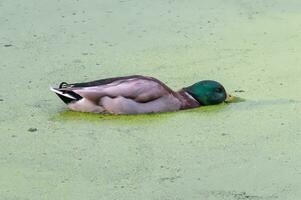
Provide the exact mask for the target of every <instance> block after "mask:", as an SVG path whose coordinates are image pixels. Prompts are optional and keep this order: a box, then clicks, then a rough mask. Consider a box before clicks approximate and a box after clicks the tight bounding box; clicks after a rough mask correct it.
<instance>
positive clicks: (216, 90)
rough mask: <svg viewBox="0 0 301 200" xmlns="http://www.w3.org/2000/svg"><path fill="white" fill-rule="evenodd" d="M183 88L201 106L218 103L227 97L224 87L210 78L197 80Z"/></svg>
mask: <svg viewBox="0 0 301 200" xmlns="http://www.w3.org/2000/svg"><path fill="white" fill-rule="evenodd" d="M184 90H185V91H186V92H188V93H189V94H190V95H191V96H192V97H193V98H194V99H196V100H197V101H198V102H199V103H200V104H201V105H203V106H207V105H215V104H219V103H222V102H224V101H225V100H226V98H227V93H226V90H225V88H224V87H223V86H222V85H221V84H220V83H219V82H216V81H211V80H205V81H200V82H197V83H195V84H193V85H191V86H189V87H186V88H184Z"/></svg>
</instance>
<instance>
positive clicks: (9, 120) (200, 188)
mask: <svg viewBox="0 0 301 200" xmlns="http://www.w3.org/2000/svg"><path fill="white" fill-rule="evenodd" d="M300 9H301V3H300V2H299V1H297V0H295V1H294V0H291V1H284V0H276V1H275V0H266V1H259V0H255V1H248V0H230V1H227V2H226V1H222V0H213V1H210V2H209V1H203V0H201V1H200V0H190V1H187V2H185V1H180V0H169V1H159V0H155V1H141V0H122V1H121V0H119V1H118V0H101V1H96V0H90V1H88V2H87V1H80V0H77V1H76V0H64V1H61V0H55V1H54V0H51V1H50V0H46V1H38V0H27V1H21V0H15V1H9V0H2V1H0V27H1V32H0V55H1V60H0V74H1V75H0V77H1V78H0V85H1V87H0V99H1V100H0V110H1V115H0V133H1V139H0V177H1V178H0V197H1V199H5V200H44V199H45V200H46V199H51V200H53V199H62V200H69V199H70V200H77V199H78V200H83V199H86V200H94V199H95V200H99V199H104V200H108V199H118V200H119V199H129V200H133V199H152V200H153V199H158V200H159V199H160V200H161V199H162V200H169V199H170V200H175V199H177V200H190V199H191V200H194V199H195V200H199V199H206V200H222V199H227V200H228V199H229V200H238V199H239V200H241V199H252V200H266V199H267V200H274V199H300V196H301V192H300V186H301V181H300V180H301V159H300V154H301V148H300V142H301V126H300V120H301V117H300V109H301V104H300V103H301V93H300V91H301V79H300V74H301V66H300V65H301V58H300V51H301V46H300V44H301V34H300V33H301V23H300V21H301V14H300ZM131 74H143V75H149V76H154V77H157V78H159V79H160V80H162V81H163V82H165V83H167V84H168V85H169V86H170V87H172V88H174V89H179V88H181V87H184V86H187V85H190V84H192V83H194V82H196V81H198V80H203V79H214V80H218V81H220V82H222V83H223V84H224V85H225V87H226V89H227V90H228V91H229V92H230V93H233V94H236V95H238V96H240V97H243V98H245V99H246V101H245V102H242V103H236V104H223V105H218V106H210V107H207V108H198V109H193V110H188V111H183V112H176V113H166V114H154V115H141V116H103V115H95V114H82V113H77V112H71V111H68V110H66V108H65V106H64V105H63V103H62V102H61V101H60V100H59V99H58V98H57V97H56V96H55V95H54V94H52V93H51V92H50V91H49V89H48V88H49V86H50V85H57V84H58V83H60V82H61V81H66V82H78V81H88V80H95V79H100V78H106V77H114V76H122V75H131ZM235 90H244V91H245V92H242V93H235V92H234V91H235ZM30 128H32V129H31V131H29V129H30ZM35 129H37V130H36V131H35Z"/></svg>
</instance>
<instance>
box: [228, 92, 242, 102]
mask: <svg viewBox="0 0 301 200" xmlns="http://www.w3.org/2000/svg"><path fill="white" fill-rule="evenodd" d="M243 101H246V100H245V99H243V98H240V97H236V96H233V95H231V94H228V95H227V98H226V100H225V103H239V102H243Z"/></svg>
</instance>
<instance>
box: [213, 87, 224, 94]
mask: <svg viewBox="0 0 301 200" xmlns="http://www.w3.org/2000/svg"><path fill="white" fill-rule="evenodd" d="M215 91H216V92H218V93H221V92H222V91H223V89H222V88H216V90H215Z"/></svg>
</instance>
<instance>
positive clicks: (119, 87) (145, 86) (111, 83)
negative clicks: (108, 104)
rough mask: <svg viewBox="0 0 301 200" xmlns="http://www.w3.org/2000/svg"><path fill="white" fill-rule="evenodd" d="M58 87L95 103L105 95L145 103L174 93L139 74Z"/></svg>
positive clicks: (157, 81) (161, 84) (157, 82)
mask: <svg viewBox="0 0 301 200" xmlns="http://www.w3.org/2000/svg"><path fill="white" fill-rule="evenodd" d="M56 89H57V90H60V91H62V92H68V91H72V92H75V93H76V94H78V95H80V96H82V97H84V98H87V99H89V100H91V101H92V102H95V103H99V102H100V100H101V98H103V97H110V98H116V97H123V98H127V99H131V100H133V101H135V102H139V103H145V102H149V101H152V100H155V99H158V98H160V97H162V96H164V95H167V94H174V92H173V91H172V90H171V89H170V88H169V87H167V86H166V85H165V84H164V83H162V82H161V81H159V80H158V79H155V78H152V77H146V76H139V75H135V76H126V77H117V78H109V79H101V80H97V81H92V82H86V83H73V84H67V85H66V86H65V87H62V88H56Z"/></svg>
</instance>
